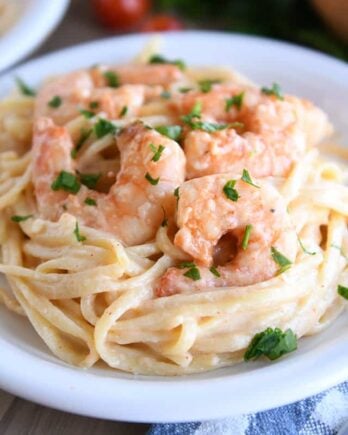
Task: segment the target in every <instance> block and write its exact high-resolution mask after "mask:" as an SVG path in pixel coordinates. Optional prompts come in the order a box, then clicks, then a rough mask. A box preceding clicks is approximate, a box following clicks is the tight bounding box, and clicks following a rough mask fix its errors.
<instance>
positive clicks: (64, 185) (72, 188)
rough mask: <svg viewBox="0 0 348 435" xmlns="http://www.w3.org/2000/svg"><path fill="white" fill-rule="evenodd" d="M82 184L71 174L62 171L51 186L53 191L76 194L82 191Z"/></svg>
mask: <svg viewBox="0 0 348 435" xmlns="http://www.w3.org/2000/svg"><path fill="white" fill-rule="evenodd" d="M80 187H81V183H80V182H79V180H78V179H77V177H76V176H75V175H74V174H72V173H71V172H66V171H61V172H60V173H59V175H58V177H57V178H56V179H55V180H54V181H53V183H52V184H51V189H52V190H65V191H66V192H69V193H73V194H74V195H76V193H77V192H78V191H79V190H80Z"/></svg>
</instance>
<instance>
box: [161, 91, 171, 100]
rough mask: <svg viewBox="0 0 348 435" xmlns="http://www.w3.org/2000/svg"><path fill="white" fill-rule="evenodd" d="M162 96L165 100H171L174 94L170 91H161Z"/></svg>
mask: <svg viewBox="0 0 348 435" xmlns="http://www.w3.org/2000/svg"><path fill="white" fill-rule="evenodd" d="M160 96H161V98H164V99H165V100H169V99H170V98H171V96H172V94H171V93H170V92H169V91H163V92H162V93H161V95H160Z"/></svg>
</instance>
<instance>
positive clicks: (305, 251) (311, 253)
mask: <svg viewBox="0 0 348 435" xmlns="http://www.w3.org/2000/svg"><path fill="white" fill-rule="evenodd" d="M297 240H298V243H299V244H300V246H301V249H302V251H303V252H304V253H305V254H308V255H315V254H316V252H310V251H308V250H307V249H306V248H305V247H304V245H303V243H302V240H301V239H300V238H299V236H297Z"/></svg>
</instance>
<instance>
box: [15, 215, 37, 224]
mask: <svg viewBox="0 0 348 435" xmlns="http://www.w3.org/2000/svg"><path fill="white" fill-rule="evenodd" d="M32 217H33V215H32V214H27V215H26V216H20V215H18V214H15V215H14V216H11V221H13V222H24V221H26V220H27V219H30V218H32Z"/></svg>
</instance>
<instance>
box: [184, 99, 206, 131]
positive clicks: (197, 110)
mask: <svg viewBox="0 0 348 435" xmlns="http://www.w3.org/2000/svg"><path fill="white" fill-rule="evenodd" d="M201 113H202V103H201V102H200V101H196V102H195V105H194V106H193V108H192V110H191V112H190V113H188V114H187V115H184V116H182V117H181V119H182V120H183V121H184V123H185V124H188V125H191V123H192V120H193V119H194V118H200V117H201Z"/></svg>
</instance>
